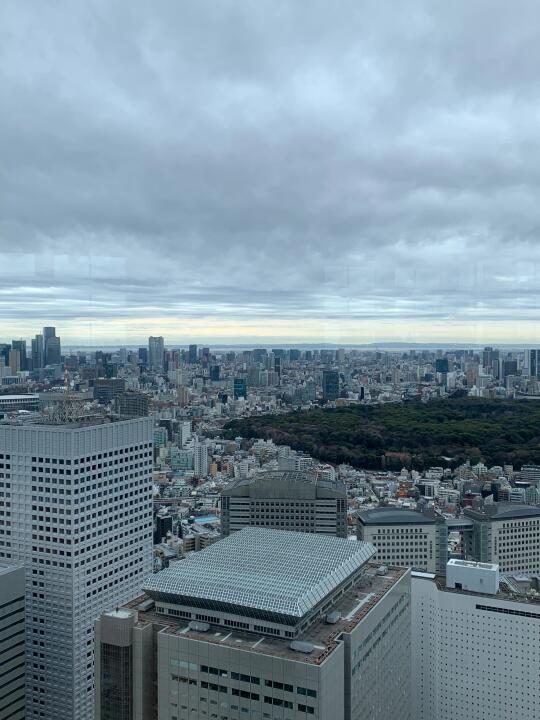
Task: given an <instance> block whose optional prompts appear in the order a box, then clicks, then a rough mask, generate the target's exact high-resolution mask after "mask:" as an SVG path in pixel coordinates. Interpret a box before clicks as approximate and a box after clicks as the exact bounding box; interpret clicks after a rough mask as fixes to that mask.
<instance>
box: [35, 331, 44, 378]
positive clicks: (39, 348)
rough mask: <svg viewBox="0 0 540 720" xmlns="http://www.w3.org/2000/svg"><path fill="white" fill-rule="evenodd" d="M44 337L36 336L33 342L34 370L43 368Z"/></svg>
mask: <svg viewBox="0 0 540 720" xmlns="http://www.w3.org/2000/svg"><path fill="white" fill-rule="evenodd" d="M43 360H44V358H43V335H36V337H35V338H34V339H33V340H32V368H33V369H34V370H38V369H39V368H42V367H43Z"/></svg>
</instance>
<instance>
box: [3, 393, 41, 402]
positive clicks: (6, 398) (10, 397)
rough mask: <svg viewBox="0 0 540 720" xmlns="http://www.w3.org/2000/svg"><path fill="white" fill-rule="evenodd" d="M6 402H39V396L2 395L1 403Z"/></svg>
mask: <svg viewBox="0 0 540 720" xmlns="http://www.w3.org/2000/svg"><path fill="white" fill-rule="evenodd" d="M4 400H39V395H36V394H33V393H25V394H23V395H0V402H2V401H4Z"/></svg>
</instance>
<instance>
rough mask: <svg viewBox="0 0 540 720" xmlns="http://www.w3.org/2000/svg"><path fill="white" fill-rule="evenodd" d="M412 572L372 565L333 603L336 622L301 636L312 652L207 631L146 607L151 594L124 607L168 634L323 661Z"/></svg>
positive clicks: (252, 636)
mask: <svg viewBox="0 0 540 720" xmlns="http://www.w3.org/2000/svg"><path fill="white" fill-rule="evenodd" d="M241 532H243V531H241ZM277 532H279V531H277ZM238 534H239V533H236V535H238ZM295 534H298V533H295ZM336 539H337V538H336ZM222 542H226V540H222V541H220V542H219V543H217V544H218V545H220V544H221V543H222ZM343 542H347V541H343ZM349 544H353V543H349ZM212 547H215V546H212ZM203 552H207V551H206V550H202V551H201V552H200V553H199V555H201V554H202V553H203ZM188 562H189V560H181V561H180V562H179V563H177V565H182V564H186V563H188ZM164 572H166V571H165V570H163V571H162V572H161V573H158V575H162V574H163V573H164ZM408 572H409V570H408V569H407V568H395V567H388V568H387V569H386V575H384V576H381V575H379V574H378V566H375V565H372V566H369V567H368V568H367V573H366V575H365V577H364V578H363V581H362V584H361V585H360V586H359V587H357V588H355V589H354V590H349V591H347V592H346V593H345V594H344V595H343V596H342V597H341V598H340V600H339V601H338V602H337V603H336V605H335V606H333V607H332V610H333V611H335V612H336V613H337V614H338V616H339V618H338V619H337V620H336V622H335V623H333V624H330V623H327V622H325V621H324V620H321V621H318V622H316V623H314V624H313V625H311V626H310V627H309V628H308V629H307V631H306V632H304V633H303V634H302V637H301V638H298V639H299V640H301V641H302V642H303V643H307V644H310V645H311V646H312V650H311V652H309V653H303V652H300V651H298V650H294V649H293V648H292V647H291V644H290V640H287V639H285V638H279V637H272V636H267V635H262V634H259V633H252V632H247V631H243V630H236V629H234V630H232V629H230V628H225V629H224V628H221V627H219V628H218V627H216V626H210V629H209V630H208V631H207V632H204V631H201V630H197V629H194V628H193V626H192V625H191V624H190V621H189V620H182V619H176V618H174V619H173V618H171V617H170V616H166V617H164V616H163V615H161V614H159V613H157V612H155V611H153V610H146V609H145V608H148V596H147V595H143V596H141V597H139V598H136V599H135V600H133V601H131V602H130V603H128V604H127V605H126V606H124V607H125V608H129V609H131V610H137V611H138V625H139V626H143V625H145V624H147V623H149V622H151V623H153V624H156V625H162V626H163V629H162V632H163V633H166V634H171V635H182V636H183V637H187V638H191V639H194V640H199V641H202V642H208V643H211V644H216V645H220V646H225V647H228V648H231V649H232V650H243V651H249V652H254V653H258V654H263V655H271V656H274V657H280V658H285V659H289V660H300V661H302V662H304V663H310V664H315V665H320V664H321V663H322V662H323V661H324V660H325V659H326V658H327V657H328V655H330V654H331V653H332V651H333V650H334V649H335V648H336V647H337V646H338V638H339V635H340V634H341V633H343V632H351V631H352V630H353V629H354V628H355V627H356V626H357V625H358V623H359V622H361V621H362V620H363V619H364V618H365V617H366V616H367V615H368V613H369V612H370V611H371V610H372V609H373V608H374V607H375V606H376V605H377V603H378V602H379V601H380V600H381V599H382V598H383V597H384V596H385V595H386V594H387V593H388V592H389V591H390V590H391V589H392V588H393V587H394V586H395V585H396V583H397V582H398V581H399V580H400V579H401V578H402V577H403V576H404V575H406V574H407V573H408Z"/></svg>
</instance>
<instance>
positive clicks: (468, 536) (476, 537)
mask: <svg viewBox="0 0 540 720" xmlns="http://www.w3.org/2000/svg"><path fill="white" fill-rule="evenodd" d="M463 516H464V517H465V518H466V519H468V520H470V521H471V522H472V529H471V530H470V531H469V532H467V533H464V542H465V557H466V558H467V559H469V560H476V561H477V562H483V563H495V564H497V565H498V566H499V568H500V571H501V573H505V574H507V573H528V574H531V575H540V542H539V537H540V508H539V507H535V506H533V505H521V504H519V503H510V502H496V503H492V504H487V503H486V504H485V506H484V508H481V509H473V508H465V510H464V511H463Z"/></svg>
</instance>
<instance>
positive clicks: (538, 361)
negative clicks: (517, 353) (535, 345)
mask: <svg viewBox="0 0 540 720" xmlns="http://www.w3.org/2000/svg"><path fill="white" fill-rule="evenodd" d="M525 373H526V375H528V376H529V377H530V378H531V379H532V380H536V379H538V378H539V377H540V351H539V350H534V349H532V350H525Z"/></svg>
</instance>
